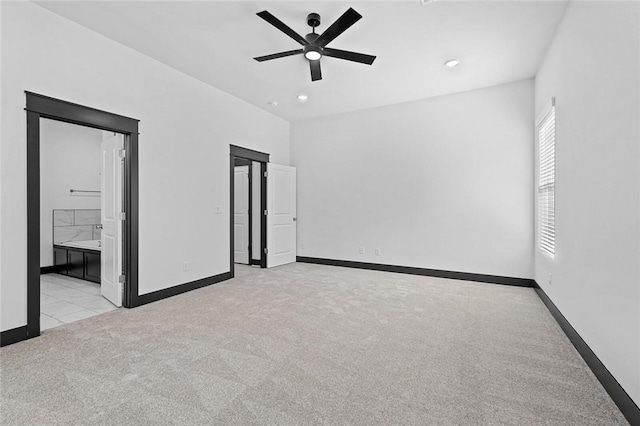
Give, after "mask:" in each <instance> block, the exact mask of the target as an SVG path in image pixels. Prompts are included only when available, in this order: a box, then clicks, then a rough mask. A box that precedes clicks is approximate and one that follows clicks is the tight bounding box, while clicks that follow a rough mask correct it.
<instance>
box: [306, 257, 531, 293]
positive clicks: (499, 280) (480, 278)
mask: <svg viewBox="0 0 640 426" xmlns="http://www.w3.org/2000/svg"><path fill="white" fill-rule="evenodd" d="M296 261H297V262H302V263H316V264H318V265H331V266H344V267H346V268H357V269H370V270H372V271H385V272H397V273H400V274H411V275H423V276H428V277H439V278H451V279H454V280H465V281H477V282H481V283H490V284H503V285H514V286H519V287H533V286H534V281H533V280H531V279H528V278H513V277H502V276H499V275H485V274H472V273H468V272H455V271H443V270H440V269H426V268H415V267H412V266H397V265H384V264H381V263H366V262H354V261H351V260H335V259H323V258H319V257H304V256H298V257H296Z"/></svg>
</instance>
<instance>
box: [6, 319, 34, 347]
mask: <svg viewBox="0 0 640 426" xmlns="http://www.w3.org/2000/svg"><path fill="white" fill-rule="evenodd" d="M28 336H29V335H28V332H27V326H26V325H23V326H22V327H16V328H12V329H11V330H7V331H3V332H2V333H0V348H1V347H3V346H7V345H13V344H14V343H18V342H22V341H23V340H27V337H28Z"/></svg>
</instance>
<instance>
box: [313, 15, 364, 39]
mask: <svg viewBox="0 0 640 426" xmlns="http://www.w3.org/2000/svg"><path fill="white" fill-rule="evenodd" d="M360 18H362V15H360V14H359V13H358V12H356V11H355V10H353V8H349V10H347V11H346V12H345V13H343V14H342V16H341V17H339V18H338V19H337V20H336V22H334V23H333V24H331V26H329V28H327V29H326V30H325V31H324V32H323V33H322V34H320V37H318V38H317V39H316V41H315V43H314V44H316V45H317V46H320V47H325V46H326V45H327V44H329V43H330V42H331V40H333V39H334V38H336V37H338V36H339V35H340V34H342V33H343V32H345V31H346V30H347V29H348V28H349V27H350V26H352V25H353V24H355V23H356V22H358V20H359V19H360Z"/></svg>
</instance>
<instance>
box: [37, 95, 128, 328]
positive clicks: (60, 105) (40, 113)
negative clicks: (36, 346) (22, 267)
mask: <svg viewBox="0 0 640 426" xmlns="http://www.w3.org/2000/svg"><path fill="white" fill-rule="evenodd" d="M25 94H26V108H25V111H26V112H27V336H26V338H27V339H30V338H33V337H37V336H39V335H40V118H48V119H51V120H57V121H63V122H66V123H71V124H78V125H80V126H86V127H93V128H96V129H100V130H108V131H112V132H117V133H122V134H124V135H125V142H124V146H125V152H126V156H125V159H124V182H123V185H124V209H125V212H126V219H125V221H124V226H123V234H124V235H123V246H124V250H123V254H122V260H123V264H124V273H125V277H126V279H125V284H124V297H123V300H122V304H123V306H125V307H127V308H130V307H133V306H137V305H139V304H140V301H139V296H138V123H139V120H136V119H133V118H129V117H125V116H122V115H117V114H113V113H110V112H106V111H101V110H98V109H94V108H90V107H86V106H83V105H78V104H74V103H71V102H67V101H63V100H60V99H55V98H51V97H48V96H44V95H40V94H37V93H32V92H28V91H25Z"/></svg>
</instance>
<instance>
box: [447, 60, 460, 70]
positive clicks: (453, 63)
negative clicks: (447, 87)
mask: <svg viewBox="0 0 640 426" xmlns="http://www.w3.org/2000/svg"><path fill="white" fill-rule="evenodd" d="M444 65H445V66H446V67H449V68H455V67H457V66H458V65H460V61H459V60H458V59H449V60H448V61H446V62H445V63H444Z"/></svg>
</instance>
